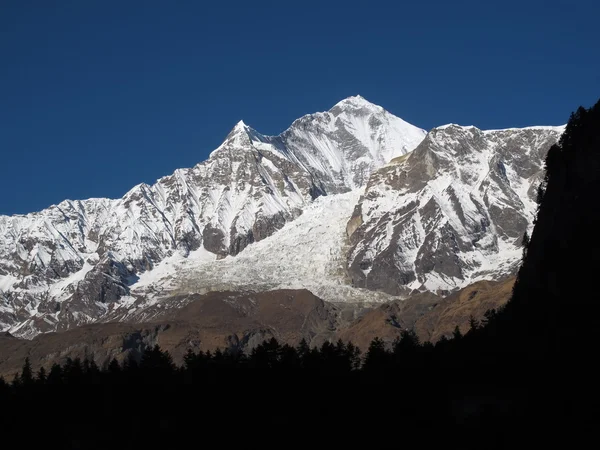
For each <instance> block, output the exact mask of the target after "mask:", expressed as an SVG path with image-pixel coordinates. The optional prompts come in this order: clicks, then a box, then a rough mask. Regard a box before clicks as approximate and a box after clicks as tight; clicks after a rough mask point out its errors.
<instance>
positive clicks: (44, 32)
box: [0, 0, 600, 214]
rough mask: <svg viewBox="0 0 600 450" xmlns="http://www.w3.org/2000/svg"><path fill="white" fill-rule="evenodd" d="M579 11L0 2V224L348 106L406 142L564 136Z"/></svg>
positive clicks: (595, 82)
mask: <svg viewBox="0 0 600 450" xmlns="http://www.w3.org/2000/svg"><path fill="white" fill-rule="evenodd" d="M597 3H598V4H600V2H597V1H591V0H578V1H577V2H574V1H572V0H569V1H552V0H548V1H528V0H520V1H502V2H484V1H481V0H479V1H460V0H458V1H452V2H447V1H424V0H420V1H416V0H415V1H412V2H402V1H377V0H369V1H365V0H362V1H360V2H353V1H349V0H346V1H326V0H320V1H311V0H309V1H307V0H303V1H301V2H292V1H290V2H288V1H281V0H280V1H272V2H266V1H248V0H246V1H240V2H237V1H225V0H221V1H219V2H216V1H213V2H208V1H207V2H204V1H173V0H171V1H167V0H165V1H160V2H159V1H156V2H153V1H143V2H142V1H129V0H128V1H121V0H120V1H109V0H103V1H93V0H85V1H79V0H73V1H67V0H62V1H50V0H39V1H35V2H32V1H27V0H0V58H1V59H0V152H1V156H2V157H1V160H0V164H1V165H2V166H1V167H2V173H1V176H0V214H12V213H23V212H29V211H33V210H39V209H41V208H44V207H47V206H49V205H51V204H53V203H58V202H60V201H61V200H63V199H65V198H72V199H74V198H87V197H100V196H102V197H120V196H122V195H123V194H124V193H125V192H126V191H127V190H128V189H129V188H131V187H132V186H133V185H135V184H137V183H140V182H147V183H153V182H154V181H155V180H156V179H157V178H158V177H160V176H163V175H167V174H169V173H171V172H172V171H173V170H174V169H175V168H178V167H190V166H193V165H194V164H196V163H198V162H200V161H202V160H204V159H205V158H206V157H207V155H208V153H209V152H210V151H211V150H213V149H214V148H215V147H217V146H218V145H219V144H220V143H221V141H222V140H223V138H224V137H225V136H226V135H227V133H228V131H229V130H230V129H231V128H232V127H233V126H234V125H235V123H236V122H237V121H238V120H240V119H244V121H245V122H246V123H247V124H249V125H251V126H252V127H254V128H256V129H257V130H259V131H260V132H262V133H265V134H277V133H279V132H281V131H283V130H284V129H285V128H287V126H288V125H289V124H290V123H291V122H292V121H293V120H294V119H296V118H298V117H300V116H301V115H303V114H306V113H310V112H315V111H323V110H326V109H329V108H330V107H331V106H333V104H335V103H336V102H337V101H339V100H341V99H343V98H345V97H348V96H350V95H355V94H360V95H362V96H364V97H366V98H367V99H368V100H370V101H372V102H374V103H377V104H379V105H382V106H383V107H385V108H386V109H388V110H389V111H391V112H392V113H394V114H396V115H398V116H400V117H402V118H404V119H405V120H407V121H409V122H411V123H413V124H415V125H418V126H420V127H423V128H427V129H429V128H431V127H433V126H436V125H441V124H444V123H448V122H455V123H460V124H464V125H471V124H473V125H476V126H478V127H480V128H502V127H511V126H527V125H538V124H550V125H556V124H561V123H564V122H566V120H567V119H568V116H569V114H570V112H571V111H572V110H574V109H575V108H576V107H577V106H579V105H580V104H583V105H585V106H590V105H591V104H592V103H594V102H595V101H596V100H598V97H599V96H600V89H599V88H600V38H599V34H598V28H597V24H598V22H597V21H598V17H599V16H600V6H595V5H596V4H597Z"/></svg>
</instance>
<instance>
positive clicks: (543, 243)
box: [0, 101, 600, 449]
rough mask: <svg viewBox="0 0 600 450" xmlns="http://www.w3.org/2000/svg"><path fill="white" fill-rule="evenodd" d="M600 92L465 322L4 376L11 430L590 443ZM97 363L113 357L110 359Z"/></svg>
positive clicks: (141, 441)
mask: <svg viewBox="0 0 600 450" xmlns="http://www.w3.org/2000/svg"><path fill="white" fill-rule="evenodd" d="M599 198H600V101H599V102H598V103H596V105H595V106H593V107H591V108H589V109H586V108H583V107H581V108H579V109H578V110H577V111H576V112H575V113H573V114H572V115H571V117H570V119H569V122H568V125H567V127H566V130H565V132H564V134H563V135H562V137H561V139H560V141H559V143H558V144H556V145H554V146H553V147H552V148H551V149H550V150H549V152H548V155H547V158H546V176H545V179H544V180H543V182H542V184H541V186H540V188H539V190H538V214H537V219H536V222H535V226H534V230H533V233H532V235H531V237H529V236H526V237H525V238H524V239H523V242H524V252H523V255H524V256H523V264H522V266H521V268H520V270H519V273H518V277H517V281H516V283H515V287H514V290H513V296H512V298H511V300H510V301H509V302H508V304H507V305H506V306H505V307H504V308H502V309H501V310H499V311H488V313H487V314H486V316H485V319H484V320H483V321H481V322H478V321H476V320H474V319H472V320H471V327H470V330H469V331H468V332H467V333H465V334H464V335H463V334H462V333H461V332H460V330H459V329H458V327H457V328H456V330H455V332H454V334H453V336H452V337H451V338H449V339H448V338H442V339H441V340H440V341H438V342H437V343H435V345H434V344H431V343H429V342H420V341H419V339H418V337H417V336H416V334H415V333H414V332H413V331H411V330H405V331H403V332H402V335H401V337H400V338H398V339H397V340H396V341H395V342H394V343H393V345H392V346H391V347H389V346H386V344H385V343H384V341H382V340H380V339H378V338H376V339H374V340H373V341H372V342H371V344H370V346H369V348H368V350H367V351H366V352H365V353H364V354H361V352H360V351H359V349H358V348H357V347H355V346H354V345H353V344H352V343H346V342H342V341H338V342H337V343H329V342H326V343H324V344H323V345H322V346H321V347H318V348H317V347H312V348H311V347H310V346H309V345H308V344H307V343H306V341H302V342H301V343H300V344H299V345H298V346H296V347H293V346H290V345H287V344H284V345H282V344H280V343H279V342H277V341H276V340H275V339H271V340H269V341H266V342H264V343H262V344H261V345H259V346H258V347H256V348H254V349H253V350H252V351H251V353H249V354H245V353H243V352H240V351H236V350H233V349H224V350H222V351H221V350H217V351H214V352H210V351H208V352H199V353H194V352H192V351H189V352H188V354H187V355H186V356H185V358H184V364H183V365H182V366H181V367H178V366H176V365H175V364H174V363H173V360H172V358H171V356H170V355H169V353H168V352H165V351H162V350H161V349H160V347H158V346H155V347H152V348H147V349H145V351H144V352H143V354H142V355H141V358H139V359H135V358H133V357H131V358H129V359H128V360H126V361H124V362H122V363H120V362H118V361H117V360H112V361H103V362H97V361H94V358H93V355H90V356H89V357H87V358H85V359H84V360H80V359H75V360H71V359H68V360H67V361H66V362H65V363H64V364H62V365H58V364H54V365H53V366H52V367H51V368H50V369H49V370H46V369H44V368H41V369H39V371H37V370H36V371H35V372H34V371H33V370H32V367H31V364H30V362H29V360H27V361H25V362H24V366H23V369H22V370H21V372H20V373H19V374H16V375H15V378H14V380H6V381H5V380H0V410H1V411H2V412H1V413H0V423H1V424H2V427H1V428H2V441H1V442H2V443H3V444H7V445H8V444H9V443H11V442H18V443H20V446H25V448H30V447H33V446H34V445H44V446H51V445H59V446H60V447H61V448H98V449H100V448H177V447H179V446H186V447H189V448H200V447H205V446H209V445H210V446H213V445H219V446H231V445H234V444H246V445H252V446H254V445H279V446H280V445H284V446H292V447H295V446H300V445H312V446H321V445H332V444H335V445H338V446H339V445H354V446H358V445H369V446H370V447H382V446H384V445H385V446H386V447H390V446H393V447H402V446H404V445H414V443H415V442H416V443H417V444H418V445H419V446H421V447H425V448H428V447H433V446H436V447H439V446H442V445H443V446H445V447H455V446H456V447H458V446H460V447H461V448H508V447H510V448H515V447H516V448H520V447H528V448H531V447H536V448H537V447H540V446H546V445H553V446H554V445H556V444H558V443H559V442H561V440H564V442H566V443H568V444H569V446H570V447H577V446H579V445H580V444H578V442H584V439H586V438H587V432H588V431H593V430H594V428H595V427H596V422H597V419H598V412H597V409H598V387H597V386H598V380H599V378H598V375H599V374H598V369H597V368H596V366H597V363H596V361H595V359H596V358H597V355H598V350H597V334H598V331H599V330H600V327H599V326H598V325H599V320H600V319H599V314H598V313H599V311H598V309H599V308H600V306H599V304H600V298H599V296H600V294H598V289H597V287H596V284H595V281H596V279H597V277H598V271H599V269H600V248H599V247H600V243H599V239H598V236H597V233H598V231H600V207H599ZM98 364H101V365H100V366H99V365H98Z"/></svg>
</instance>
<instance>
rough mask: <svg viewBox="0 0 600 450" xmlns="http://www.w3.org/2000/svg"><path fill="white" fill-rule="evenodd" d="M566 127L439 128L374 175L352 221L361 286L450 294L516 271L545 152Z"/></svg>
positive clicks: (355, 278)
mask: <svg viewBox="0 0 600 450" xmlns="http://www.w3.org/2000/svg"><path fill="white" fill-rule="evenodd" d="M562 131H563V127H537V128H525V129H509V130H498V131H482V130H479V129H477V128H475V127H461V126H458V125H447V126H444V127H439V128H435V129H433V130H432V131H431V132H430V133H429V134H428V135H427V137H426V138H425V140H423V142H421V144H420V145H419V146H418V147H417V148H416V149H415V150H414V151H413V152H412V153H410V154H409V155H406V156H403V157H400V158H396V159H393V160H392V161H391V162H390V163H389V164H387V165H386V166H384V167H382V168H381V169H379V170H377V171H375V172H374V173H373V174H372V176H371V177H370V179H369V182H368V184H367V187H366V190H365V193H364V196H363V197H362V199H361V200H360V201H359V204H358V205H357V207H356V209H355V211H354V214H353V216H352V218H351V220H350V221H349V222H348V226H347V230H348V234H349V236H350V241H351V244H352V247H351V249H350V252H349V256H348V271H349V274H350V276H351V278H352V283H353V284H354V285H355V286H357V287H364V288H368V289H379V290H382V291H385V292H387V293H390V294H394V295H399V294H400V295H401V294H405V293H406V292H410V291H411V290H420V291H421V290H427V291H431V292H437V293H441V294H446V293H448V292H450V291H452V290H455V289H456V288H458V287H462V286H465V285H467V284H469V283H471V282H473V281H477V280H479V279H485V278H497V277H500V276H507V275H510V274H513V273H514V272H515V270H516V268H517V266H518V264H519V262H520V258H521V254H522V249H521V240H522V237H523V234H524V233H525V231H526V230H529V229H530V228H531V226H532V224H533V218H534V214H535V211H536V207H537V206H536V192H537V186H538V185H539V183H540V181H541V179H542V177H543V174H544V170H543V159H544V157H545V155H546V152H547V151H548V149H549V148H550V146H551V145H552V144H554V143H555V142H556V141H557V140H558V138H559V137H560V134H561V133H562Z"/></svg>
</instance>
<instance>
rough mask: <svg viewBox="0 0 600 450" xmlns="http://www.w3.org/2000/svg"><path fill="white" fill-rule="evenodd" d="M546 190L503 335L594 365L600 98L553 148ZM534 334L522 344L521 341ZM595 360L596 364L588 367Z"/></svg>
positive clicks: (528, 351) (599, 323)
mask: <svg viewBox="0 0 600 450" xmlns="http://www.w3.org/2000/svg"><path fill="white" fill-rule="evenodd" d="M546 167H547V173H546V178H545V181H544V188H545V189H544V191H545V192H544V193H543V196H542V202H541V204H540V209H539V213H538V216H537V221H536V225H535V228H534V230H533V233H532V235H531V242H530V244H529V246H528V249H527V253H526V257H525V259H524V262H523V266H522V267H521V269H520V270H519V274H518V279H517V282H516V285H515V290H514V296H513V298H512V300H511V302H510V303H509V304H508V305H507V307H506V310H505V311H504V312H503V315H502V317H501V318H500V319H501V320H500V321H499V323H498V329H499V331H498V335H499V336H500V337H501V339H503V341H504V340H510V341H511V342H512V343H513V345H514V347H513V348H514V349H518V351H519V352H520V353H523V355H524V356H525V358H527V359H531V358H540V357H541V356H547V355H548V354H550V355H552V356H551V365H552V366H553V367H566V368H568V369H569V370H572V368H573V367H576V368H577V370H576V372H575V373H595V372H594V371H595V370H596V368H595V362H594V358H590V356H591V355H595V354H596V352H597V348H596V342H597V334H598V328H599V327H600V303H599V302H598V293H597V290H596V288H595V283H594V281H595V280H596V277H597V276H598V269H599V268H600V244H599V243H598V239H596V237H595V234H596V232H597V230H599V229H600V209H599V208H598V194H599V193H600V101H598V102H597V103H596V104H595V105H594V106H593V107H591V108H589V109H585V108H582V107H581V108H579V109H578V110H577V111H576V112H575V113H574V114H572V115H571V118H570V120H569V122H568V124H567V127H566V130H565V132H564V134H563V135H562V137H561V139H560V142H559V143H558V144H557V145H555V146H553V147H552V148H551V149H550V151H549V152H548V156H547V159H546ZM525 341H526V342H528V344H529V345H528V346H523V345H522V342H525ZM590 366H591V367H590Z"/></svg>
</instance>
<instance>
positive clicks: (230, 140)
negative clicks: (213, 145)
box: [224, 120, 252, 146]
mask: <svg viewBox="0 0 600 450" xmlns="http://www.w3.org/2000/svg"><path fill="white" fill-rule="evenodd" d="M251 132H252V129H251V128H250V127H249V126H248V125H246V124H245V123H244V121H243V120H240V121H239V122H238V123H236V124H235V126H234V127H233V128H232V129H231V131H230V132H229V134H228V135H227V137H226V138H225V142H224V144H225V143H227V144H230V145H238V146H247V145H250V144H251V143H252V141H251V138H250V134H251Z"/></svg>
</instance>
